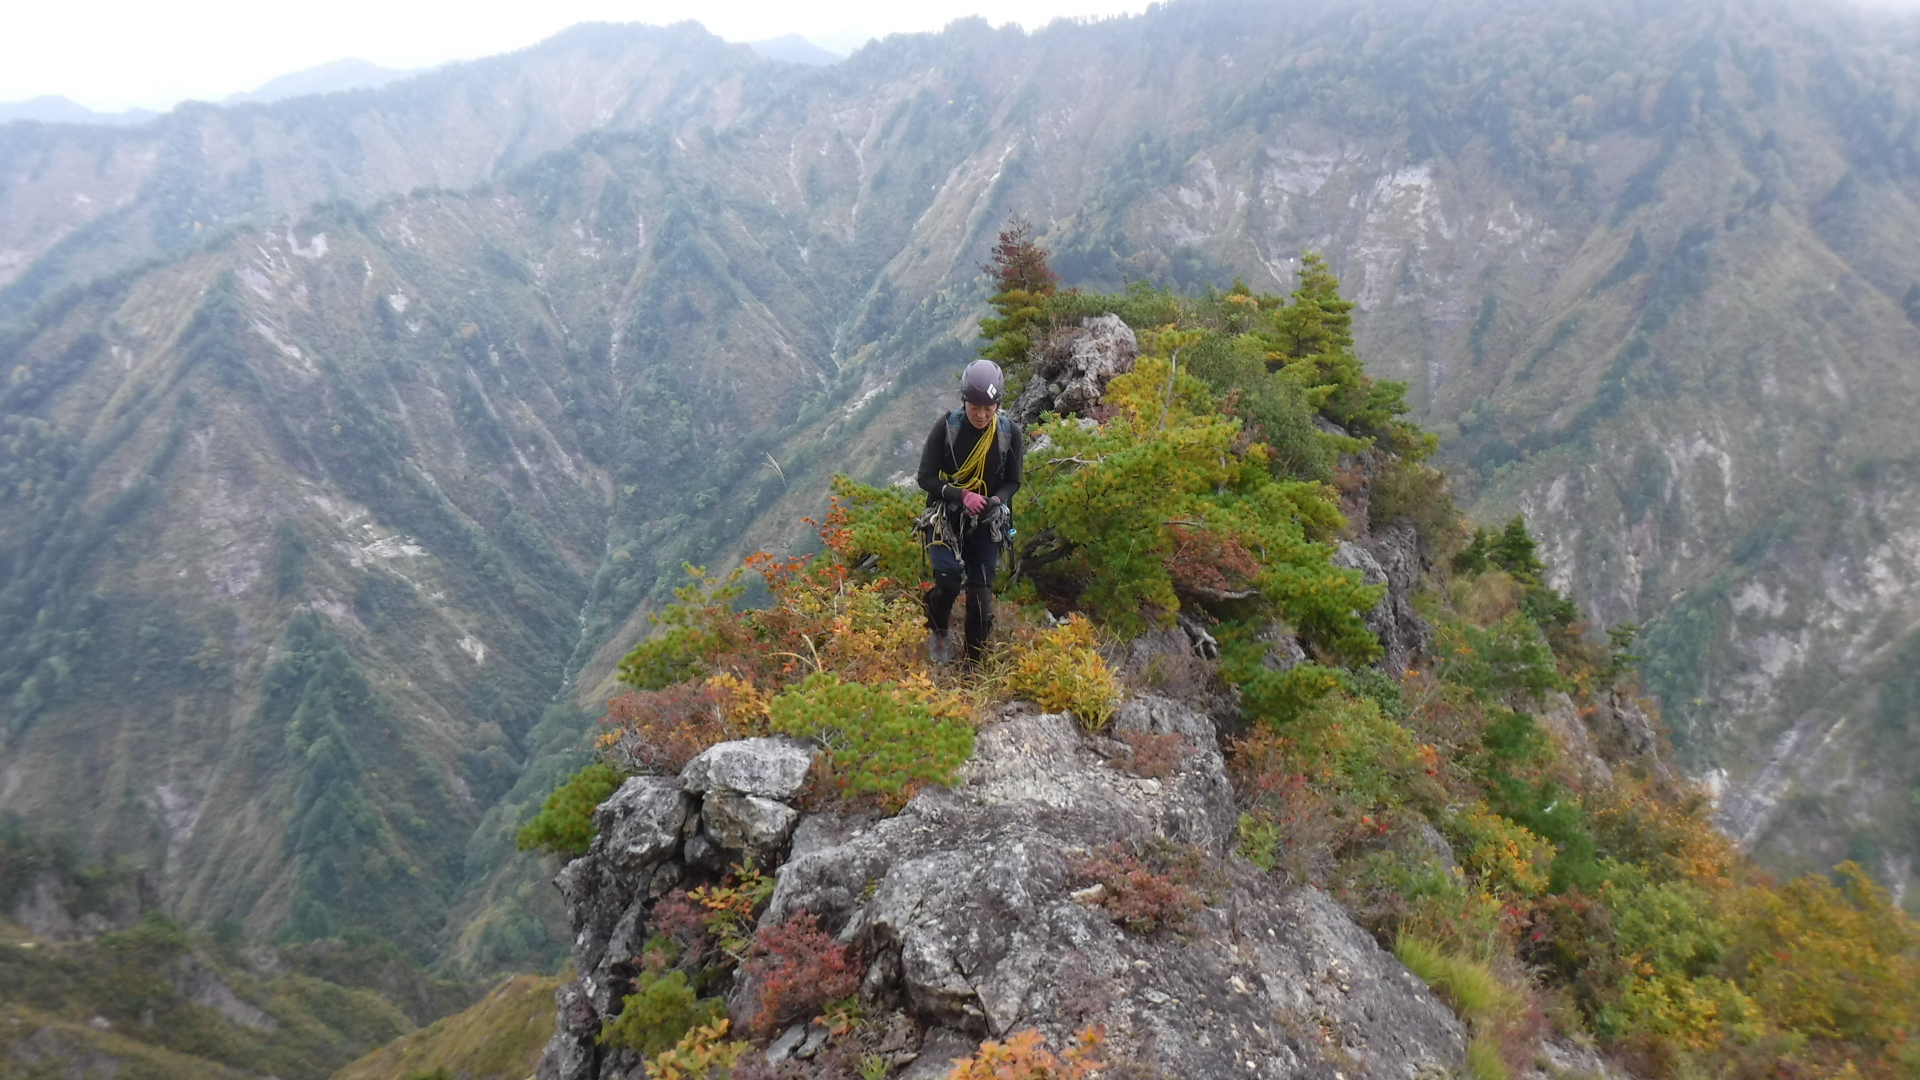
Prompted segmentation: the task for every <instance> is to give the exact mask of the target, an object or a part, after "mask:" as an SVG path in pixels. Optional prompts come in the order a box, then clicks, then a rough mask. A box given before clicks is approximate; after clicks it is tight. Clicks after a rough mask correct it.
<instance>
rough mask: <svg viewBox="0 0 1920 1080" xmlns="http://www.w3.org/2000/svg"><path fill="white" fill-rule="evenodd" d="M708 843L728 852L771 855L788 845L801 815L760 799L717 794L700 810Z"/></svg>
mask: <svg viewBox="0 0 1920 1080" xmlns="http://www.w3.org/2000/svg"><path fill="white" fill-rule="evenodd" d="M700 814H701V821H702V824H703V827H704V828H705V829H706V832H707V837H708V839H711V840H712V841H713V842H714V843H715V844H718V845H719V846H720V847H723V848H726V849H728V850H729V851H750V852H765V851H772V850H773V849H775V848H778V847H780V846H781V845H782V844H785V843H786V842H787V837H788V836H791V835H792V834H793V827H794V825H795V824H796V823H797V822H798V821H799V820H800V813H799V811H797V810H795V809H794V808H793V807H791V806H788V805H787V804H786V803H783V802H776V801H774V800H772V799H763V798H761V797H760V796H758V795H737V794H735V793H733V792H731V791H716V792H713V793H711V794H709V795H708V796H707V797H706V800H705V802H703V803H702V804H701V807H700Z"/></svg>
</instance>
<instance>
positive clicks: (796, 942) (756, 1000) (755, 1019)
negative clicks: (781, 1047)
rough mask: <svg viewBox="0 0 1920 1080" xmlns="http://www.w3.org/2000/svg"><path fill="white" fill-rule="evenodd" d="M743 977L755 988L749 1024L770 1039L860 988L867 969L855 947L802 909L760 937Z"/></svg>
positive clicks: (751, 1030) (753, 1029)
mask: <svg viewBox="0 0 1920 1080" xmlns="http://www.w3.org/2000/svg"><path fill="white" fill-rule="evenodd" d="M742 974H743V975H744V976H745V978H746V980H747V983H748V985H750V986H751V987H752V988H753V990H752V993H753V1005H752V1009H751V1012H750V1013H749V1015H748V1017H747V1020H746V1022H745V1024H744V1025H743V1026H744V1027H745V1028H746V1029H747V1030H748V1031H749V1032H751V1033H753V1034H754V1035H756V1036H766V1035H768V1034H771V1033H772V1032H773V1031H774V1029H776V1028H778V1027H779V1026H780V1025H781V1024H785V1023H788V1022H790V1021H793V1020H797V1019H799V1018H801V1017H803V1016H807V1015H809V1014H811V1013H815V1012H818V1011H819V1010H820V1008H821V1007H822V1006H824V1005H825V1004H827V1003H828V1002H830V1001H836V1000H838V999H840V998H844V997H847V996H849V995H851V994H853V993H854V992H855V991H857V990H859V989H860V979H861V977H862V976H864V975H865V974H866V965H864V964H863V963H862V962H861V960H860V954H859V953H858V952H857V951H856V950H855V949H854V948H853V947H852V946H850V945H842V944H840V943H839V942H837V941H835V940H833V938H832V937H831V936H829V935H828V934H827V933H826V931H824V930H821V929H820V920H819V919H818V918H816V917H815V916H814V915H813V914H812V913H811V912H807V911H799V912H795V913H794V914H793V916H792V917H791V918H789V919H788V920H787V921H786V922H783V923H781V924H779V925H778V926H769V927H767V928H766V929H765V930H762V931H760V932H759V933H758V934H756V935H754V939H753V950H752V952H750V953H749V954H748V956H747V962H746V964H745V966H744V967H743V968H742Z"/></svg>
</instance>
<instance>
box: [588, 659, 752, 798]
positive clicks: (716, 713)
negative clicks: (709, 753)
mask: <svg viewBox="0 0 1920 1080" xmlns="http://www.w3.org/2000/svg"><path fill="white" fill-rule="evenodd" d="M724 706H725V700H724V695H723V694H721V693H720V692H719V691H718V690H715V689H713V688H712V687H709V686H704V685H702V684H700V683H692V682H683V683H675V684H674V685H672V686H669V687H667V688H666V689H664V690H639V691H635V692H634V693H631V694H622V695H621V696H619V697H617V698H614V699H613V700H612V701H609V702H607V715H606V717H605V718H603V719H602V720H601V721H600V722H601V723H602V724H606V725H607V726H608V727H609V728H610V729H611V730H609V731H608V732H607V733H606V735H604V736H602V744H603V746H604V749H605V752H606V756H607V757H608V758H609V759H611V760H612V761H613V762H614V763H615V764H617V765H620V766H622V767H623V768H625V769H626V770H628V771H629V772H637V773H656V774H663V775H664V774H671V773H677V772H679V771H680V769H681V767H682V766H684V765H685V764H686V763H687V762H689V761H691V760H693V758H694V756H695V755H696V754H698V753H700V751H702V750H705V749H706V748H707V747H709V746H712V745H714V744H715V743H722V742H726V741H727V740H728V739H736V738H739V737H740V735H741V732H739V731H738V730H737V729H736V727H735V725H734V724H732V723H731V722H730V721H729V720H728V718H727V714H726V709H725V707H724Z"/></svg>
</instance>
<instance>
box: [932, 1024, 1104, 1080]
mask: <svg viewBox="0 0 1920 1080" xmlns="http://www.w3.org/2000/svg"><path fill="white" fill-rule="evenodd" d="M1104 1041H1105V1037H1104V1036H1102V1035H1101V1033H1100V1031H1099V1029H1098V1028H1087V1029H1086V1030H1084V1031H1082V1032H1080V1035H1079V1038H1078V1039H1077V1040H1075V1043H1074V1045H1073V1046H1072V1047H1070V1048H1068V1050H1067V1052H1066V1053H1064V1054H1059V1055H1056V1054H1054V1052H1053V1051H1051V1050H1049V1049H1047V1047H1046V1040H1045V1039H1044V1038H1042V1037H1041V1035H1040V1033H1039V1032H1038V1031H1034V1030H1031V1029H1029V1030H1027V1031H1022V1032H1019V1033H1017V1034H1015V1035H1013V1036H1012V1037H1010V1038H1008V1039H1007V1041H1006V1042H1004V1043H997V1042H986V1043H981V1044H980V1049H979V1050H977V1051H975V1052H974V1055H973V1056H972V1057H970V1058H966V1059H963V1060H960V1061H956V1062H954V1065H953V1070H952V1071H951V1072H949V1073H947V1080H1092V1078H1093V1077H1096V1076H1098V1075H1100V1069H1101V1066H1102V1065H1103V1064H1104V1062H1102V1061H1101V1059H1100V1045H1101V1043H1102V1042H1104Z"/></svg>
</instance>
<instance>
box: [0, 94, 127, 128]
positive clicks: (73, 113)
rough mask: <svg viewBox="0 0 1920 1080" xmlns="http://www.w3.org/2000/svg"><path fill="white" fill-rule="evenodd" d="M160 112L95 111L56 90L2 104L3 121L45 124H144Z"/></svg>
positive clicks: (0, 119) (0, 106)
mask: <svg viewBox="0 0 1920 1080" xmlns="http://www.w3.org/2000/svg"><path fill="white" fill-rule="evenodd" d="M159 115H160V114H159V113H157V112H154V111H153V110H152V109H127V110H125V111H124V112H95V111H93V110H92V109H89V108H87V107H86V106H85V105H82V104H80V103H79V102H77V101H74V100H73V99H71V98H64V97H60V96H59V95H57V94H48V95H45V96H43V97H37V98H29V99H27V100H26V101H9V102H6V103H4V104H0V124H10V123H12V122H13V121H15V120H35V121H38V122H40V123H42V124H144V123H146V122H147V121H148V120H151V119H153V118H154V117H156V116H159Z"/></svg>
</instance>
